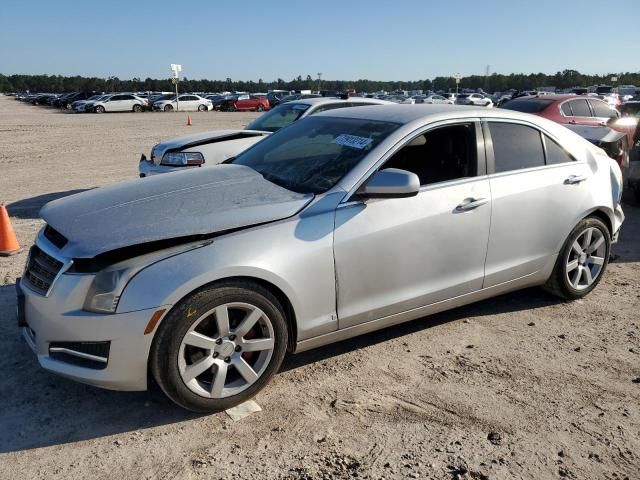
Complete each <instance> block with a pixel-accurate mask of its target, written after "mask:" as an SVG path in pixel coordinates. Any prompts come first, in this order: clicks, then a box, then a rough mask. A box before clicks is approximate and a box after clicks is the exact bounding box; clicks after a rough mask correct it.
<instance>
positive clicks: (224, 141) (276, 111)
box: [138, 97, 393, 178]
mask: <svg viewBox="0 0 640 480" xmlns="http://www.w3.org/2000/svg"><path fill="white" fill-rule="evenodd" d="M371 105H393V103H392V102H387V101H385V100H378V99H375V98H359V97H351V98H329V97H321V98H306V99H301V100H294V101H291V102H287V103H281V104H280V105H277V106H276V107H274V108H272V109H271V110H269V111H268V112H266V113H263V114H262V115H260V116H259V117H258V118H256V119H255V120H254V121H253V122H251V123H250V124H249V125H247V126H246V128H245V129H244V130H216V131H212V132H201V133H196V134H192V135H185V136H182V137H178V138H173V139H171V140H167V141H164V142H161V143H158V144H157V145H155V146H154V147H153V148H152V149H151V155H150V158H149V159H147V157H146V156H145V155H144V154H143V155H142V156H141V157H140V163H139V164H138V173H139V175H140V177H141V178H144V177H148V176H151V175H157V174H159V173H167V172H175V171H177V170H184V169H185V168H189V167H202V166H213V165H216V164H218V163H222V162H224V161H225V160H228V159H229V158H231V157H235V156H236V155H238V154H239V153H241V152H243V151H244V150H246V149H247V148H249V147H250V146H252V145H253V144H254V143H257V142H259V141H260V140H262V139H263V138H265V137H266V136H267V135H269V134H271V133H273V132H276V131H277V130H280V129H281V128H283V127H286V126H287V125H290V124H292V123H293V122H295V121H297V120H299V119H301V118H304V117H308V116H309V115H314V114H316V113H320V112H326V111H328V110H335V109H339V108H340V109H341V108H348V107H359V106H371ZM180 108H182V103H180Z"/></svg>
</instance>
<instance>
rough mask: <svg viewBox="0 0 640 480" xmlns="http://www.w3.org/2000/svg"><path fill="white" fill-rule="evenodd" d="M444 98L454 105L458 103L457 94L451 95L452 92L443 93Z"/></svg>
mask: <svg viewBox="0 0 640 480" xmlns="http://www.w3.org/2000/svg"><path fill="white" fill-rule="evenodd" d="M442 96H443V97H444V98H446V99H447V100H451V102H452V103H454V104H455V103H456V94H455V93H451V92H447V93H443V94H442Z"/></svg>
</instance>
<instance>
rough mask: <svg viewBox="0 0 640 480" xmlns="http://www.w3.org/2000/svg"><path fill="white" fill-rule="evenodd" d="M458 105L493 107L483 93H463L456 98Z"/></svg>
mask: <svg viewBox="0 0 640 480" xmlns="http://www.w3.org/2000/svg"><path fill="white" fill-rule="evenodd" d="M456 104H457V105H473V106H476V107H493V102H492V101H491V99H490V98H489V97H487V96H486V95H483V94H481V93H461V94H459V95H458V97H457V98H456Z"/></svg>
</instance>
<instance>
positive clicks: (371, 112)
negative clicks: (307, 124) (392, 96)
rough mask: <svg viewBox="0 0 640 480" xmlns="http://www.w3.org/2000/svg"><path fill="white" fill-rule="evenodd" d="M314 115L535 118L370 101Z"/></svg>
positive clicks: (403, 119)
mask: <svg viewBox="0 0 640 480" xmlns="http://www.w3.org/2000/svg"><path fill="white" fill-rule="evenodd" d="M314 116H324V117H340V118H357V119H362V120H377V121H381V122H393V123H399V124H402V125H405V124H408V123H412V122H414V121H416V120H432V121H438V120H447V119H453V118H479V117H493V118H496V117H498V118H500V117H503V118H511V119H526V120H527V121H534V122H537V121H538V120H537V119H538V118H539V117H536V116H534V115H531V114H528V113H521V112H516V111H513V110H503V109H500V108H490V109H487V108H485V107H479V108H473V107H468V106H463V105H447V104H411V105H409V104H405V105H403V104H390V105H384V106H382V105H372V106H367V107H358V108H344V109H337V110H330V111H327V112H321V113H318V114H316V115H314ZM429 117H431V118H429Z"/></svg>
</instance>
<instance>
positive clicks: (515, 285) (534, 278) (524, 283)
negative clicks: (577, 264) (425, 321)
mask: <svg viewBox="0 0 640 480" xmlns="http://www.w3.org/2000/svg"><path fill="white" fill-rule="evenodd" d="M557 257H558V255H557V254H556V255H553V256H552V257H550V258H549V261H548V262H547V264H546V265H545V266H544V267H543V268H542V269H540V270H538V271H537V272H534V273H530V274H528V275H524V276H522V277H519V278H516V279H514V280H509V281H507V282H504V283H500V284H498V285H493V286H491V287H489V288H483V289H481V290H477V291H475V292H471V293H467V294H465V295H460V296H457V297H453V298H450V299H448V300H443V301H441V302H437V303H432V304H430V305H426V306H424V307H418V308H415V309H412V310H408V311H406V312H401V313H396V314H394V315H389V316H387V317H383V318H379V319H376V320H371V321H370V322H365V323H361V324H359V325H354V326H352V327H348V328H344V329H342V330H337V331H335V332H330V333H326V334H324V335H320V336H317V337H313V338H309V339H307V340H302V341H300V342H298V343H297V344H296V349H295V353H300V352H305V351H307V350H311V349H314V348H317V347H321V346H324V345H328V344H330V343H335V342H339V341H342V340H346V339H349V338H353V337H357V336H359V335H364V334H366V333H370V332H373V331H376V330H380V329H383V328H386V327H391V326H393V325H398V324H400V323H404V322H408V321H411V320H417V319H419V318H423V317H426V316H428V315H433V314H435V313H439V312H443V311H445V310H451V309H453V308H456V307H461V306H463V305H468V304H470V303H474V302H478V301H480V300H485V299H487V298H491V297H495V296H497V295H502V294H504V293H508V292H511V291H514V290H520V289H522V288H527V287H533V286H537V285H542V284H544V283H545V282H546V281H547V280H548V279H549V277H550V276H551V272H552V271H553V267H554V265H555V262H556V258H557Z"/></svg>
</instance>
